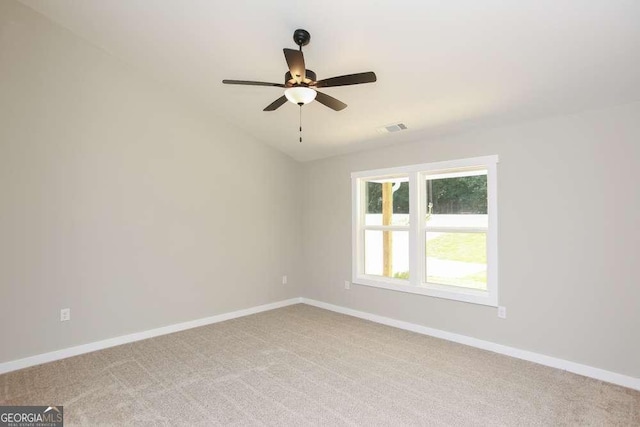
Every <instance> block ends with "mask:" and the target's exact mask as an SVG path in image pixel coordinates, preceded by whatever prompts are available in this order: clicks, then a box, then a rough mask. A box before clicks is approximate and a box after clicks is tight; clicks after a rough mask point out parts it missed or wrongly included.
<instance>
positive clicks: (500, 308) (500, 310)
mask: <svg viewBox="0 0 640 427" xmlns="http://www.w3.org/2000/svg"><path fill="white" fill-rule="evenodd" d="M498 317H499V318H501V319H506V318H507V307H504V306H502V305H499V306H498Z"/></svg>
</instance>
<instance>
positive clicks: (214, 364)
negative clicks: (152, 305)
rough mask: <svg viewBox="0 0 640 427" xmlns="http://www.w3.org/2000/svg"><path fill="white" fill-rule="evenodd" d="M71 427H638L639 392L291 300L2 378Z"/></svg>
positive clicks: (19, 400)
mask: <svg viewBox="0 0 640 427" xmlns="http://www.w3.org/2000/svg"><path fill="white" fill-rule="evenodd" d="M0 392H1V394H0V398H1V400H2V404H4V405H8V404H20V405H24V404H33V405H50V404H62V405H64V413H65V424H66V425H123V424H135V425H143V424H144V425H149V424H158V425H264V424H266V425H296V426H297V425H331V426H334V425H338V426H339V425H363V426H365V425H366V426H370V425H482V426H494V425H510V426H520V425H635V426H638V425H640V392H637V391H633V390H630V389H626V388H623V387H618V386H615V385H611V384H607V383H603V382H600V381H596V380H592V379H589V378H585V377H581V376H578V375H574V374H570V373H567V372H564V371H560V370H556V369H552V368H547V367H544V366H539V365H535V364H533V363H529V362H525V361H521V360H517V359H513V358H509V357H506V356H501V355H497V354H493V353H489V352H485V351H482V350H478V349H474V348H471V347H466V346H463V345H459V344H454V343H450V342H447V341H443V340H439V339H436V338H431V337H426V336H423V335H418V334H414V333H411V332H406V331H403V330H399V329H394V328H391V327H387V326H383V325H378V324H375V323H371V322H367V321H364V320H360V319H356V318H353V317H349V316H344V315H340V314H336V313H332V312H329V311H325V310H321V309H318V308H314V307H311V306H307V305H295V306H291V307H286V308H282V309H278V310H273V311H270V312H265V313H261V314H257V315H253V316H248V317H244V318H241V319H236V320H231V321H227V322H223V323H218V324H214V325H210V326H205V327H201V328H197V329H191V330H189V331H184V332H179V333H175V334H172V335H166V336H162V337H158V338H153V339H149V340H146V341H140V342H137V343H133V344H127V345H123V346H119V347H114V348H111V349H106V350H102V351H98V352H95V353H91V354H86V355H83V356H77V357H73V358H69V359H66V360H61V361H58V362H53V363H49V364H46V365H41V366H37V367H33V368H28V369H24V370H22V371H17V372H13V373H9V374H5V375H2V376H0Z"/></svg>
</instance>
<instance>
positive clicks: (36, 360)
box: [0, 298, 301, 374]
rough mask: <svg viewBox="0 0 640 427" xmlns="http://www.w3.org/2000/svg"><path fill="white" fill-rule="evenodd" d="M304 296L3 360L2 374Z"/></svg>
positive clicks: (294, 301)
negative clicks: (7, 360)
mask: <svg viewBox="0 0 640 427" xmlns="http://www.w3.org/2000/svg"><path fill="white" fill-rule="evenodd" d="M300 302H301V299H300V298H291V299H288V300H284V301H278V302H274V303H271V304H264V305H259V306H257V307H251V308H246V309H243V310H237V311H232V312H231V313H223V314H218V315H215V316H211V317H205V318H203V319H197V320H191V321H188V322H183V323H177V324H175V325H169V326H164V327H161V328H156V329H150V330H148V331H142V332H135V333H133V334H129V335H123V336H120V337H115V338H109V339H106V340H102V341H96V342H92V343H88V344H82V345H78V346H76V347H70V348H65V349H62V350H57V351H52V352H49V353H43V354H38V355H35V356H31V357H25V358H24V359H18V360H12V361H10V362H4V363H0V374H4V373H7V372H11V371H17V370H18V369H24V368H28V367H30V366H35V365H41V364H43V363H47V362H53V361H55V360H60V359H66V358H67V357H71V356H77V355H79V354H85V353H90V352H92V351H96V350H102V349H105V348H109V347H115V346H117V345H121V344H127V343H130V342H134V341H140V340H145V339H147V338H153V337H157V336H159V335H166V334H171V333H173V332H179V331H184V330H186V329H191V328H197V327H198V326H204V325H210V324H212V323H218V322H224V321H225V320H231V319H236V318H238V317H244V316H248V315H250V314H255V313H261V312H263V311H269V310H274V309H276V308H281V307H286V306H288V305H293V304H299V303H300Z"/></svg>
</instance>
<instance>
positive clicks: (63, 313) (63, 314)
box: [60, 308, 71, 322]
mask: <svg viewBox="0 0 640 427" xmlns="http://www.w3.org/2000/svg"><path fill="white" fill-rule="evenodd" d="M67 320H71V309H70V308H63V309H62V310H60V321H61V322H66V321H67Z"/></svg>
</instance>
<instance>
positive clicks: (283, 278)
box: [282, 276, 287, 285]
mask: <svg viewBox="0 0 640 427" xmlns="http://www.w3.org/2000/svg"><path fill="white" fill-rule="evenodd" d="M282 284H283V285H286V284H287V276H282Z"/></svg>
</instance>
